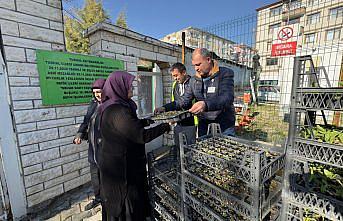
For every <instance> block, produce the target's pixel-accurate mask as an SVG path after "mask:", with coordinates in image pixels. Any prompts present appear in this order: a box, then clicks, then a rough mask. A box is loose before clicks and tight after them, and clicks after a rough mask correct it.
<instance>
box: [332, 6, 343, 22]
mask: <svg viewBox="0 0 343 221" xmlns="http://www.w3.org/2000/svg"><path fill="white" fill-rule="evenodd" d="M341 17H343V6H340V7H337V8H332V9H330V12H329V19H330V20H331V19H338V18H341Z"/></svg>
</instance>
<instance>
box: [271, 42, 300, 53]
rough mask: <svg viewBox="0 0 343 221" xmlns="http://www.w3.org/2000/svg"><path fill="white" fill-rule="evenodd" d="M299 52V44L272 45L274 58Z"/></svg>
mask: <svg viewBox="0 0 343 221" xmlns="http://www.w3.org/2000/svg"><path fill="white" fill-rule="evenodd" d="M296 51H297V42H296V41H292V42H286V43H281V44H273V45H272V56H286V55H294V54H296Z"/></svg>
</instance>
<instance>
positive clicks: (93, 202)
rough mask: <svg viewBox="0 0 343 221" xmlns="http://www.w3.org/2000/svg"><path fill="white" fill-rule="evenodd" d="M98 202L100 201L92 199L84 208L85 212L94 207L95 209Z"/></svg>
mask: <svg viewBox="0 0 343 221" xmlns="http://www.w3.org/2000/svg"><path fill="white" fill-rule="evenodd" d="M100 202H101V200H100V199H93V200H92V202H90V203H88V204H87V205H86V206H85V210H90V209H93V208H94V207H96V206H97V205H99V204H100Z"/></svg>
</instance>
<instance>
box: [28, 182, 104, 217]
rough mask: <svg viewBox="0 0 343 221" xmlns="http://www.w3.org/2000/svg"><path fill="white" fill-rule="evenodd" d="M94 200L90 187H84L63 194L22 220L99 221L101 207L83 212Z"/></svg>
mask: <svg viewBox="0 0 343 221" xmlns="http://www.w3.org/2000/svg"><path fill="white" fill-rule="evenodd" d="M93 198H94V196H93V192H92V188H91V186H90V185H89V184H88V185H84V186H82V187H79V188H77V189H76V190H73V191H71V192H70V193H66V194H64V195H63V196H62V197H59V198H58V199H56V200H55V201H53V202H51V203H50V204H49V205H47V206H46V207H43V208H42V210H40V211H38V212H35V213H32V214H31V215H30V216H28V217H26V218H25V219H24V220H30V221H31V220H33V221H41V220H48V221H81V220H83V221H101V206H100V205H99V206H97V207H95V208H93V209H92V210H87V211H85V206H86V205H87V204H88V203H89V202H91V200H92V199H93Z"/></svg>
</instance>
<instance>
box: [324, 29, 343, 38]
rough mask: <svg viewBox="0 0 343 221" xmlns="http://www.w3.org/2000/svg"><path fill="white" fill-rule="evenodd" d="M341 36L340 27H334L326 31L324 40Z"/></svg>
mask: <svg viewBox="0 0 343 221" xmlns="http://www.w3.org/2000/svg"><path fill="white" fill-rule="evenodd" d="M340 37H341V29H340V28H335V29H331V30H327V31H326V39H325V40H326V41H332V40H337V39H339V38H340Z"/></svg>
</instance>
